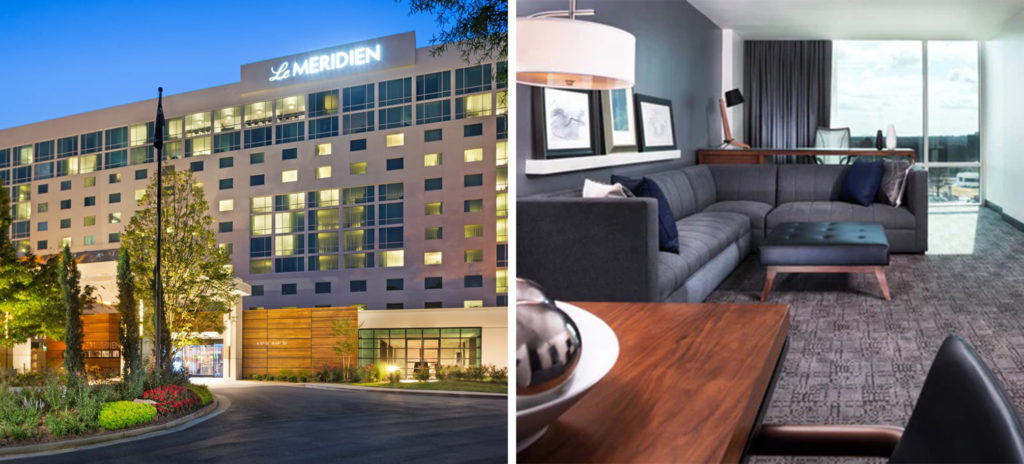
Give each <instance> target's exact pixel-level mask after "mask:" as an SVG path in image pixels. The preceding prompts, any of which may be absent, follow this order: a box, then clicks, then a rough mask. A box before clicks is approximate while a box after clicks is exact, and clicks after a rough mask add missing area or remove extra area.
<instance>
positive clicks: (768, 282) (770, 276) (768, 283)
mask: <svg viewBox="0 0 1024 464" xmlns="http://www.w3.org/2000/svg"><path fill="white" fill-rule="evenodd" d="M774 282H775V269H774V268H771V267H769V268H768V273H767V274H766V275H765V278H764V290H763V291H762V292H761V301H765V300H766V299H768V292H770V291H772V283H774Z"/></svg>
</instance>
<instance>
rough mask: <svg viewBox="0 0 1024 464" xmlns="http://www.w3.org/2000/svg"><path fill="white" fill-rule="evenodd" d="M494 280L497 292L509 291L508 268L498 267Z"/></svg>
mask: <svg viewBox="0 0 1024 464" xmlns="http://www.w3.org/2000/svg"><path fill="white" fill-rule="evenodd" d="M494 280H495V287H496V288H495V291H496V292H497V293H508V269H498V270H497V271H495V272H494Z"/></svg>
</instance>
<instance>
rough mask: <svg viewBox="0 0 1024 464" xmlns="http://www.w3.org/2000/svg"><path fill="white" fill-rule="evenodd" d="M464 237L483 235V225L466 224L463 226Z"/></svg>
mask: <svg viewBox="0 0 1024 464" xmlns="http://www.w3.org/2000/svg"><path fill="white" fill-rule="evenodd" d="M463 229H464V231H465V235H466V238H473V237H483V235H484V226H483V225H481V224H466V225H465V226H463Z"/></svg>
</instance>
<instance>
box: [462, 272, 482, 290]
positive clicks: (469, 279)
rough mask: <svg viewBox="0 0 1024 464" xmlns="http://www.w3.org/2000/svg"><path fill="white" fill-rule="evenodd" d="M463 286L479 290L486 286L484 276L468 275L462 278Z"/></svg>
mask: <svg viewBox="0 0 1024 464" xmlns="http://www.w3.org/2000/svg"><path fill="white" fill-rule="evenodd" d="M462 286H463V287H466V288H478V287H483V286H484V276H482V275H468V276H464V277H463V278H462Z"/></svg>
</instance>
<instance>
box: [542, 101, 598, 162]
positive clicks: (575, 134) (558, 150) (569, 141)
mask: <svg viewBox="0 0 1024 464" xmlns="http://www.w3.org/2000/svg"><path fill="white" fill-rule="evenodd" d="M599 109H600V108H599V103H598V98H597V96H596V93H595V92H588V91H585V90H567V89H554V88H546V87H534V88H533V133H534V144H535V146H536V150H535V151H534V156H535V157H538V158H541V159H550V158H564V157H569V156H591V155H599V154H601V139H600V131H601V129H600V124H599V123H598V121H597V115H598V113H599Z"/></svg>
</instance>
